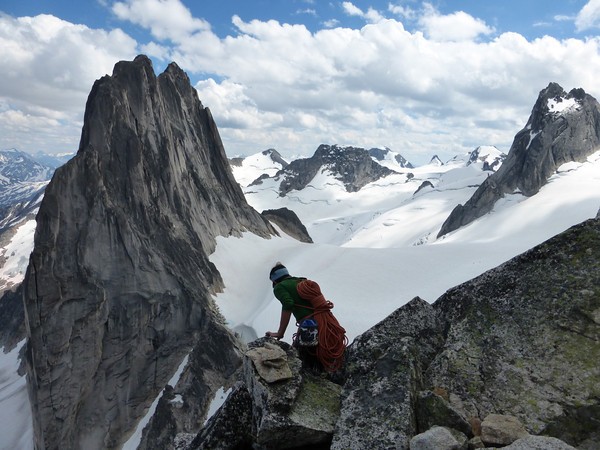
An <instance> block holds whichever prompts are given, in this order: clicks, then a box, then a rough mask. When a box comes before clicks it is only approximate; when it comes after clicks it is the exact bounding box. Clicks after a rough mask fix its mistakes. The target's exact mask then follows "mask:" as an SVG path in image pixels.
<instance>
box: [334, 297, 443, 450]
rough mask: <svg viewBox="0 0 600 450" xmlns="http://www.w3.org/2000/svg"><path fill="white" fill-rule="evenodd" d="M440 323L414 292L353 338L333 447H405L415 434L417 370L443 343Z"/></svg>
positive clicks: (419, 383) (430, 307) (419, 380)
mask: <svg viewBox="0 0 600 450" xmlns="http://www.w3.org/2000/svg"><path fill="white" fill-rule="evenodd" d="M442 330H443V324H442V322H441V321H440V320H439V318H438V316H437V314H436V313H435V310H434V309H433V307H432V306H431V305H430V304H428V303H427V302H425V301H424V300H422V299H420V298H418V297H417V298H415V299H413V300H411V301H410V302H409V303H407V304H406V305H405V306H403V307H402V308H400V309H398V310H396V311H395V312H394V313H392V314H391V315H390V316H389V317H387V318H386V319H385V320H384V321H382V322H380V323H379V324H377V325H375V326H374V327H373V328H371V329H370V330H368V331H366V332H365V333H363V334H362V335H360V336H359V337H357V338H356V339H355V341H354V342H353V343H352V345H351V346H350V347H349V348H348V355H347V364H346V381H345V384H344V387H343V390H342V406H341V412H340V418H339V420H338V422H337V425H336V430H335V434H334V436H333V443H332V446H331V448H332V449H336V450H337V449H339V450H343V449H348V448H408V445H409V442H410V439H411V438H412V437H413V436H414V435H415V434H417V430H418V428H417V415H416V413H415V408H414V406H415V405H416V403H417V398H418V392H419V390H420V385H421V375H420V374H421V373H423V371H424V370H425V368H426V367H427V366H428V365H429V362H430V360H431V359H432V358H433V357H434V356H435V352H436V350H437V349H438V348H439V347H440V346H441V345H442Z"/></svg>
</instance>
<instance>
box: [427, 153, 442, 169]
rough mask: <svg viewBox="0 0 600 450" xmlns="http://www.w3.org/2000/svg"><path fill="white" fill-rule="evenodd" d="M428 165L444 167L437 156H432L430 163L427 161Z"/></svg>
mask: <svg viewBox="0 0 600 450" xmlns="http://www.w3.org/2000/svg"><path fill="white" fill-rule="evenodd" d="M429 164H431V165H433V166H443V165H444V163H443V162H442V160H441V159H440V158H439V157H438V155H433V157H432V158H431V161H429Z"/></svg>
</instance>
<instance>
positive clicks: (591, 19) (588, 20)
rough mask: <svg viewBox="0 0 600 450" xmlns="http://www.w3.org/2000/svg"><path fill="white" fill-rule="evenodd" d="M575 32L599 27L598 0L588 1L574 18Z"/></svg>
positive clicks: (599, 1)
mask: <svg viewBox="0 0 600 450" xmlns="http://www.w3.org/2000/svg"><path fill="white" fill-rule="evenodd" d="M575 27H576V28H577V31H585V30H589V29H591V28H598V27H600V0H589V2H587V3H586V4H585V6H584V7H583V8H581V11H579V14H577V17H576V18H575Z"/></svg>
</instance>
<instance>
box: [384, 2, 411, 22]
mask: <svg viewBox="0 0 600 450" xmlns="http://www.w3.org/2000/svg"><path fill="white" fill-rule="evenodd" d="M388 11H389V12H391V13H392V14H394V15H396V16H399V17H402V18H404V19H409V20H413V19H415V18H416V16H417V12H416V11H415V10H414V9H412V8H410V7H408V6H402V5H394V4H392V3H389V4H388Z"/></svg>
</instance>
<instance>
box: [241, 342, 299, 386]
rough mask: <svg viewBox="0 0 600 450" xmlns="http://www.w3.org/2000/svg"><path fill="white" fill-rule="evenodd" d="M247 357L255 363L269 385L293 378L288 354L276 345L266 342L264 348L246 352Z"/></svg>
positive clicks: (255, 366) (255, 348)
mask: <svg viewBox="0 0 600 450" xmlns="http://www.w3.org/2000/svg"><path fill="white" fill-rule="evenodd" d="M246 356H247V357H248V358H250V360H251V361H252V362H253V363H254V368H255V369H256V371H257V372H258V375H259V376H260V377H261V378H262V379H263V380H265V381H266V382H267V383H275V382H276V381H282V380H289V379H290V378H292V377H293V374H292V371H291V369H290V366H289V364H288V362H287V355H286V352H285V351H284V350H283V349H282V348H281V347H279V346H277V345H275V344H272V343H270V342H266V343H265V344H264V345H263V346H262V347H254V348H251V349H250V350H248V351H247V352H246Z"/></svg>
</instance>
